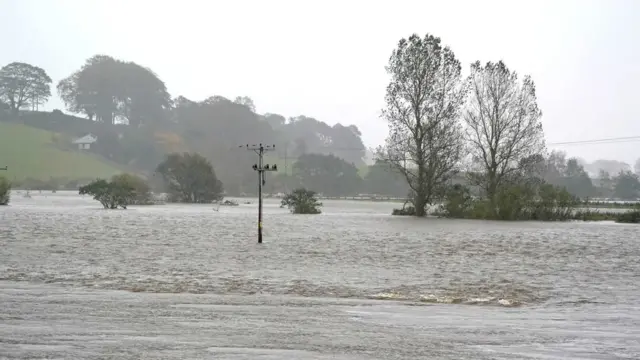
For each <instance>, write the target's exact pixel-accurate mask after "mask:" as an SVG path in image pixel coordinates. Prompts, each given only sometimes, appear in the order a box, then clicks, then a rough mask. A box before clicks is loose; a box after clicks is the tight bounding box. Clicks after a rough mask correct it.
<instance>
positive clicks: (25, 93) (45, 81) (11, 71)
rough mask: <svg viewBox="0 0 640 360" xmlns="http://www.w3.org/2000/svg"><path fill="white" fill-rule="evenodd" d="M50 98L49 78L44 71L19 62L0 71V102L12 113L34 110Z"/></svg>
mask: <svg viewBox="0 0 640 360" xmlns="http://www.w3.org/2000/svg"><path fill="white" fill-rule="evenodd" d="M50 96H51V78H50V77H49V75H47V72H46V71H44V69H42V68H39V67H37V66H34V65H30V64H26V63H21V62H13V63H11V64H9V65H6V66H4V67H3V68H2V69H0V102H3V103H5V104H6V106H8V107H9V109H10V110H12V111H13V112H17V111H18V110H20V109H26V108H29V109H30V110H35V109H37V108H38V106H39V105H42V104H44V103H46V102H47V100H49V97H50Z"/></svg>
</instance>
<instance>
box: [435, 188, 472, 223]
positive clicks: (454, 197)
mask: <svg viewBox="0 0 640 360" xmlns="http://www.w3.org/2000/svg"><path fill="white" fill-rule="evenodd" d="M472 207H473V198H472V197H471V191H470V190H469V188H468V187H466V186H463V185H460V184H455V185H453V186H450V187H449V188H448V189H447V191H446V192H445V201H444V203H443V204H442V205H441V212H443V213H445V214H447V216H449V217H453V218H464V217H465V216H466V214H468V213H469V211H471V209H472Z"/></svg>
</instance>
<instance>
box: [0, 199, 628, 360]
mask: <svg viewBox="0 0 640 360" xmlns="http://www.w3.org/2000/svg"><path fill="white" fill-rule="evenodd" d="M31 195H32V198H23V197H22V196H21V195H20V194H16V193H14V195H13V198H12V200H13V201H12V204H11V206H8V207H2V208H0V305H1V307H0V358H7V359H33V358H47V359H92V358H100V359H128V358H130V359H141V358H145V359H640V226H637V225H625V224H614V223H608V222H600V223H582V222H570V223H536V222H484V221H459V220H446V219H414V218H405V217H392V216H390V215H389V213H390V212H391V209H392V208H393V207H394V206H398V204H393V203H378V202H376V203H374V202H364V201H352V202H350V201H329V200H327V201H324V204H325V206H324V209H323V211H324V213H323V214H321V215H291V214H289V213H288V212H287V210H286V209H280V208H279V207H278V203H277V201H275V200H266V204H265V217H264V243H263V244H261V245H258V244H257V243H256V242H257V240H256V231H257V224H256V216H257V205H256V203H257V202H256V201H255V199H252V200H251V201H253V203H252V204H242V203H243V202H244V201H245V200H240V203H241V205H240V206H238V207H220V208H219V210H218V211H214V208H215V207H214V206H212V205H157V206H148V207H132V208H130V209H128V210H103V209H101V206H100V204H99V203H97V202H96V201H94V200H92V199H90V198H88V197H84V198H83V197H80V196H78V195H75V194H73V193H68V192H59V193H56V194H51V193H48V192H47V193H45V192H43V193H41V194H40V193H37V192H32V193H31Z"/></svg>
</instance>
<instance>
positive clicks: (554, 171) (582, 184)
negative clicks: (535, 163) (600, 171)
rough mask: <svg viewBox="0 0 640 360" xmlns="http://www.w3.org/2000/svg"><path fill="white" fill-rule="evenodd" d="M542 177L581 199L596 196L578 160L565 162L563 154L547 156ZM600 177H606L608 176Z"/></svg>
mask: <svg viewBox="0 0 640 360" xmlns="http://www.w3.org/2000/svg"><path fill="white" fill-rule="evenodd" d="M605 174H606V173H605ZM542 175H543V178H544V180H545V181H546V182H548V183H549V184H552V185H556V186H560V187H564V188H566V189H567V191H569V192H570V193H571V194H573V195H575V196H577V197H579V198H581V199H586V198H589V197H591V196H595V195H597V193H596V188H595V186H593V182H592V181H591V178H589V174H587V172H586V171H585V170H584V167H583V166H582V165H580V163H579V162H578V159H576V158H570V159H568V160H567V159H566V154H565V153H564V152H559V151H552V152H551V153H550V154H549V156H548V158H547V160H546V165H545V166H544V172H543V173H542ZM602 176H606V177H608V175H602Z"/></svg>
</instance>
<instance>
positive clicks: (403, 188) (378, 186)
mask: <svg viewBox="0 0 640 360" xmlns="http://www.w3.org/2000/svg"><path fill="white" fill-rule="evenodd" d="M364 190H365V193H367V194H375V195H383V196H394V197H404V196H406V195H407V194H408V193H409V187H408V186H407V181H406V180H405V178H404V177H403V176H402V173H400V172H399V171H398V170H397V169H395V168H393V167H392V166H391V165H390V164H388V163H385V162H384V161H376V163H375V164H373V165H370V166H369V167H368V170H367V175H365V177H364Z"/></svg>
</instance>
